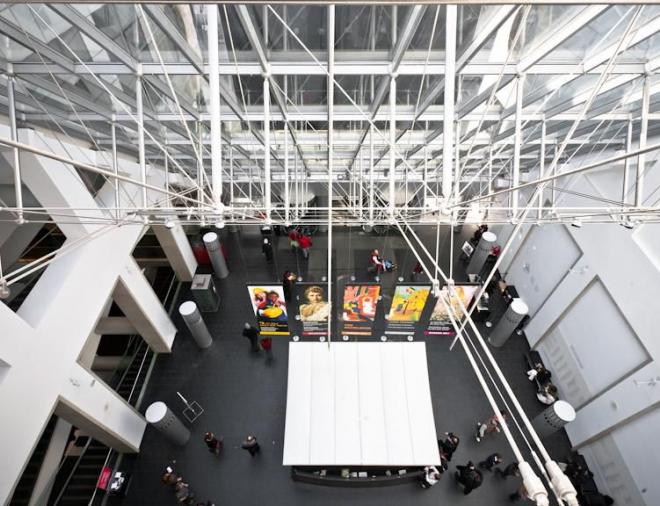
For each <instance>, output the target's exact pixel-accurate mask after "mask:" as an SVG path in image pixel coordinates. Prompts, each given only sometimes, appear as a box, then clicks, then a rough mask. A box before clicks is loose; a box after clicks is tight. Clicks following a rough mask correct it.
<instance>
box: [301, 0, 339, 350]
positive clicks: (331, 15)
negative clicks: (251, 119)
mask: <svg viewBox="0 0 660 506" xmlns="http://www.w3.org/2000/svg"><path fill="white" fill-rule="evenodd" d="M327 12H328V267H327V268H328V275H327V276H328V300H329V301H332V184H333V179H334V174H333V157H334V142H335V141H334V128H335V126H334V109H335V6H334V5H328V11H327ZM305 195H307V194H306V193H305ZM305 198H306V197H305ZM331 342H332V318H328V349H329V348H330V343H331Z"/></svg>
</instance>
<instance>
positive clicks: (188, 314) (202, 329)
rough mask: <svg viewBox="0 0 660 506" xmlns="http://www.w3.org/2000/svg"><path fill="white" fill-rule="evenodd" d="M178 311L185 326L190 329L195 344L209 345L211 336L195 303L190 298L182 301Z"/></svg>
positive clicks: (201, 346) (204, 346)
mask: <svg viewBox="0 0 660 506" xmlns="http://www.w3.org/2000/svg"><path fill="white" fill-rule="evenodd" d="M179 313H180V314H181V316H183V321H184V322H186V327H188V330H190V333H191V334H192V336H193V339H194V340H195V342H196V343H197V346H199V347H200V348H208V347H209V346H211V344H212V343H213V338H212V337H211V333H210V332H209V329H208V328H207V327H206V323H204V320H203V319H202V315H201V313H200V312H199V309H197V304H195V303H194V302H193V301H191V300H189V301H187V302H184V303H183V304H181V305H180V306H179Z"/></svg>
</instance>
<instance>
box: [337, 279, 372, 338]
mask: <svg viewBox="0 0 660 506" xmlns="http://www.w3.org/2000/svg"><path fill="white" fill-rule="evenodd" d="M379 295H380V285H346V287H345V288H344V302H343V306H342V319H343V320H344V328H343V329H342V334H344V335H354V336H370V335H371V332H372V327H373V324H374V319H375V318H376V305H377V304H378V296H379Z"/></svg>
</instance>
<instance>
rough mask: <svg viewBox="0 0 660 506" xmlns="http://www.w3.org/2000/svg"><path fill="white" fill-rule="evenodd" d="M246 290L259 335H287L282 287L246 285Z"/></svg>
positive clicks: (287, 328)
mask: <svg viewBox="0 0 660 506" xmlns="http://www.w3.org/2000/svg"><path fill="white" fill-rule="evenodd" d="M247 288H248V292H249V293H250V301H251V302H252V309H253V310H254V315H255V316H256V317H257V323H258V324H259V331H260V332H261V334H263V335H271V336H287V335H289V325H288V321H287V312H286V300H285V299H284V289H283V288H282V285H248V287H247Z"/></svg>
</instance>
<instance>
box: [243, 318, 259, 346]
mask: <svg viewBox="0 0 660 506" xmlns="http://www.w3.org/2000/svg"><path fill="white" fill-rule="evenodd" d="M243 337H247V338H248V339H249V340H250V346H251V347H252V351H259V344H258V343H257V338H258V337H259V331H258V330H257V329H255V328H254V327H253V326H252V325H250V324H249V323H247V322H245V325H244V327H243Z"/></svg>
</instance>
